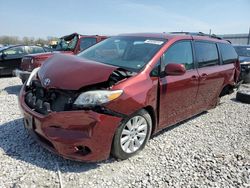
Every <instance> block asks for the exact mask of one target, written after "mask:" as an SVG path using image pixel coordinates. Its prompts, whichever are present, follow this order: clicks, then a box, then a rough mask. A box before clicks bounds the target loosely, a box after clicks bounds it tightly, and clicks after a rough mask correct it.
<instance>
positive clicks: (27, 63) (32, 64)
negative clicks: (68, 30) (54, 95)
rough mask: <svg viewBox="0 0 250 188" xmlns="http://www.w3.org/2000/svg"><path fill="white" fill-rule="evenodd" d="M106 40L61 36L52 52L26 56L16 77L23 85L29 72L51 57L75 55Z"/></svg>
mask: <svg viewBox="0 0 250 188" xmlns="http://www.w3.org/2000/svg"><path fill="white" fill-rule="evenodd" d="M106 38H107V37H106V36H100V35H80V34H78V33H73V34H70V35H66V36H63V37H61V38H60V39H59V41H58V42H57V46H56V47H55V49H54V50H53V51H52V52H48V53H39V54H29V55H26V56H25V57H24V58H23V60H22V64H21V67H20V69H19V70H16V76H18V77H19V78H20V79H21V80H22V82H23V83H24V82H25V81H26V80H27V79H28V78H29V75H30V73H31V71H32V70H33V69H35V68H36V67H40V66H41V64H42V63H43V62H44V61H45V60H46V59H47V58H49V57H51V56H52V55H54V54H57V53H63V54H71V55H75V54H78V53H79V52H81V51H83V50H85V49H87V48H89V47H90V46H92V45H94V44H96V43H98V42H100V41H102V40H104V39H106Z"/></svg>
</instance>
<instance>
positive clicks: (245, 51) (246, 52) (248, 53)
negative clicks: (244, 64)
mask: <svg viewBox="0 0 250 188" xmlns="http://www.w3.org/2000/svg"><path fill="white" fill-rule="evenodd" d="M234 48H235V50H236V52H237V54H238V55H239V56H245V57H250V46H234Z"/></svg>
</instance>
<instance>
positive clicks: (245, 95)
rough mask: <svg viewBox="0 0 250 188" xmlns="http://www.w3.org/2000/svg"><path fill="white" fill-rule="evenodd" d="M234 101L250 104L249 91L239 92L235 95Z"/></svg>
mask: <svg viewBox="0 0 250 188" xmlns="http://www.w3.org/2000/svg"><path fill="white" fill-rule="evenodd" d="M236 100H238V101H240V102H244V103H247V104H250V90H240V91H238V92H237V94H236Z"/></svg>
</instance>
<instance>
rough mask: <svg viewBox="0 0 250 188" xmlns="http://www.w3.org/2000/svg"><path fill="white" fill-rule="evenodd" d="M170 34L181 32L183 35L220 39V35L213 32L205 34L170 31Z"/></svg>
mask: <svg viewBox="0 0 250 188" xmlns="http://www.w3.org/2000/svg"><path fill="white" fill-rule="evenodd" d="M170 34H183V35H192V36H207V37H211V38H216V39H220V40H221V39H222V38H221V37H219V36H217V35H215V34H205V33H202V32H170Z"/></svg>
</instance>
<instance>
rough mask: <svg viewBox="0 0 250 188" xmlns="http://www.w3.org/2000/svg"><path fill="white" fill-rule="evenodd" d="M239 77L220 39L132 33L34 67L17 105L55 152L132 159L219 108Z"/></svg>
mask: <svg viewBox="0 0 250 188" xmlns="http://www.w3.org/2000/svg"><path fill="white" fill-rule="evenodd" d="M239 74H240V65H239V60H238V55H237V54H236V52H235V50H234V48H233V47H232V45H231V44H230V43H229V42H227V41H225V40H222V39H220V38H217V37H215V36H206V35H204V34H201V33H198V34H196V33H176V34H175V33H173V34H166V33H159V34H158V33H142V34H126V35H119V36H115V37H110V38H108V39H106V40H104V41H102V42H100V43H99V44H97V45H94V46H92V47H90V48H88V49H87V50H84V51H83V52H81V53H79V54H78V55H77V56H69V55H65V54H57V55H54V56H53V57H51V58H50V59H48V60H47V61H46V62H45V63H44V64H43V65H42V67H41V68H36V69H35V70H34V71H33V72H32V74H31V76H30V77H29V80H28V81H27V82H26V83H25V84H24V85H23V87H22V89H21V92H20V96H19V104H20V107H21V109H22V111H23V114H24V123H25V127H26V128H27V129H28V130H29V132H30V133H31V135H32V136H34V138H36V139H37V140H38V141H39V142H40V143H41V144H42V145H43V146H45V147H46V148H47V149H49V150H50V151H53V152H55V153H58V154H60V155H62V156H63V157H65V158H69V159H74V160H82V161H99V160H104V159H107V158H108V157H109V155H110V152H111V153H112V154H113V155H114V156H115V157H117V158H120V159H127V158H129V157H131V156H133V155H135V154H136V153H138V152H139V151H140V150H142V149H143V148H144V146H145V145H146V143H147V141H148V139H149V137H150V136H151V135H152V134H155V133H156V132H158V131H160V130H161V129H163V128H165V127H168V126H170V125H173V124H176V123H178V122H180V121H183V120H185V119H187V118H190V117H191V116H193V115H195V114H199V113H201V112H203V111H206V110H208V109H211V108H214V107H215V106H216V105H217V104H218V101H219V97H220V96H222V95H225V94H228V93H231V92H233V88H234V87H235V86H236V85H237V81H238V77H239Z"/></svg>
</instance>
